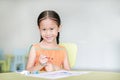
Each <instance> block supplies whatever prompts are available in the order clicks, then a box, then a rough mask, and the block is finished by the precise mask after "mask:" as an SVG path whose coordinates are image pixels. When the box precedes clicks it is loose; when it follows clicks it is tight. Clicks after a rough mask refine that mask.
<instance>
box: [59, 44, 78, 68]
mask: <svg viewBox="0 0 120 80" xmlns="http://www.w3.org/2000/svg"><path fill="white" fill-rule="evenodd" d="M59 45H61V46H64V47H65V48H66V50H67V53H68V58H69V63H70V67H71V68H73V67H74V65H75V62H76V54H77V45H76V44H75V43H60V44H59Z"/></svg>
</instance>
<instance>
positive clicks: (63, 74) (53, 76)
mask: <svg viewBox="0 0 120 80" xmlns="http://www.w3.org/2000/svg"><path fill="white" fill-rule="evenodd" d="M87 73H90V72H84V71H80V72H79V71H65V70H60V71H54V72H43V73H39V74H27V75H26V76H32V77H39V78H46V79H58V78H64V77H69V76H78V75H82V74H87Z"/></svg>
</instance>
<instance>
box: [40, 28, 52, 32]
mask: <svg viewBox="0 0 120 80" xmlns="http://www.w3.org/2000/svg"><path fill="white" fill-rule="evenodd" d="M42 30H43V31H45V30H46V29H42ZM50 30H54V28H50Z"/></svg>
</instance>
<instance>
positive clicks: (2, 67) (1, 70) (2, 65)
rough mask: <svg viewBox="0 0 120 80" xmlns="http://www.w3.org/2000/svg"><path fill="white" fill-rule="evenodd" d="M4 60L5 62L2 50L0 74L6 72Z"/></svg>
mask: <svg viewBox="0 0 120 80" xmlns="http://www.w3.org/2000/svg"><path fill="white" fill-rule="evenodd" d="M6 67H7V65H6V60H5V55H4V52H3V50H2V49H0V68H1V69H0V72H5V71H6Z"/></svg>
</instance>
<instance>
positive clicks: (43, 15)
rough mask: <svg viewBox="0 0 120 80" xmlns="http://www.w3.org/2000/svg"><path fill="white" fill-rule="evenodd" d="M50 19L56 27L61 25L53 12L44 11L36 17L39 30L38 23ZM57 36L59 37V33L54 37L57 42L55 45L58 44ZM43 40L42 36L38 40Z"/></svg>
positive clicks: (57, 16)
mask: <svg viewBox="0 0 120 80" xmlns="http://www.w3.org/2000/svg"><path fill="white" fill-rule="evenodd" d="M47 18H49V19H51V20H54V21H55V22H56V23H57V25H58V27H59V26H60V24H61V20H60V17H59V15H58V14H57V13H56V12H55V11H53V10H46V11H43V12H42V13H41V14H40V15H39V16H38V19H37V24H38V27H39V28H40V22H41V21H42V20H45V19H47ZM59 36H60V33H59V32H58V35H57V37H56V40H57V44H59ZM42 40H43V38H42V36H41V39H40V42H41V41H42Z"/></svg>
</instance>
